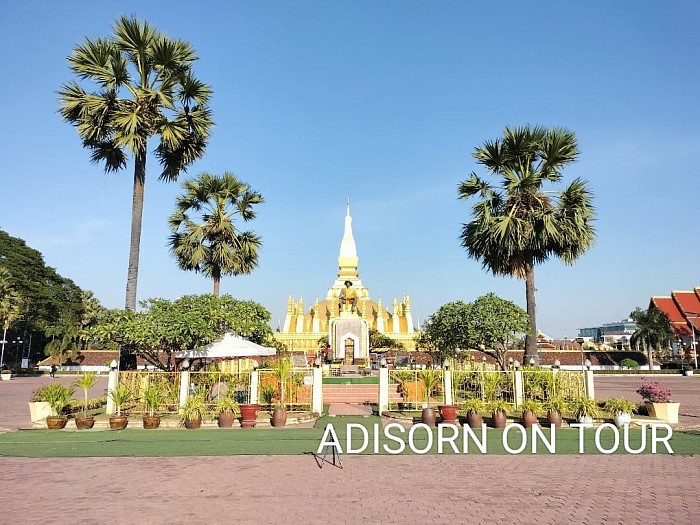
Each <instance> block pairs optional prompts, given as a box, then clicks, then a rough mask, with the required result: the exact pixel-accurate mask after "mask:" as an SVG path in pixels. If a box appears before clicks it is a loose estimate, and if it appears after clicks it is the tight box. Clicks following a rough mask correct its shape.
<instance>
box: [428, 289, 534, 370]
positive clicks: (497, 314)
mask: <svg viewBox="0 0 700 525" xmlns="http://www.w3.org/2000/svg"><path fill="white" fill-rule="evenodd" d="M528 329H529V319H528V316H527V313H526V312H525V311H524V310H523V309H522V308H520V307H519V306H517V305H516V304H514V303H512V302H510V301H506V300H505V299H501V298H500V297H498V296H496V295H495V294H492V293H489V294H487V295H484V296H481V297H479V298H477V299H476V300H475V301H474V302H473V303H464V302H462V301H457V302H453V303H447V304H445V305H443V306H441V307H440V308H439V309H438V311H437V312H436V313H434V314H433V315H431V316H430V317H429V318H428V320H427V322H426V323H425V328H424V330H423V332H422V333H421V335H420V336H419V337H418V344H419V345H420V346H421V347H423V348H426V349H427V351H428V352H429V353H430V354H431V356H432V357H433V360H434V361H436V362H438V363H442V362H443V361H444V360H445V359H446V358H449V357H452V356H453V355H454V354H455V353H456V352H457V351H458V350H462V351H463V350H466V349H471V350H476V351H479V352H482V353H484V354H486V355H489V356H491V357H493V358H494V359H495V360H496V361H497V362H498V364H499V366H500V367H501V368H502V369H504V370H505V369H506V364H507V362H506V356H507V352H508V348H509V345H510V343H511V342H513V341H516V340H517V339H518V336H519V335H521V334H523V333H527V331H528Z"/></svg>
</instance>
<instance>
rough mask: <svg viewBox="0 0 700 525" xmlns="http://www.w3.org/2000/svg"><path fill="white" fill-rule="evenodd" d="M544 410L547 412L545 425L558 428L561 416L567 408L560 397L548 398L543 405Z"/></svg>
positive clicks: (566, 404) (567, 405) (564, 401)
mask: <svg viewBox="0 0 700 525" xmlns="http://www.w3.org/2000/svg"><path fill="white" fill-rule="evenodd" d="M544 408H545V410H546V411H547V423H548V424H549V425H554V427H555V428H560V427H561V416H562V414H563V413H564V412H565V411H566V410H568V408H569V404H568V403H567V402H566V400H565V399H564V398H563V397H561V396H553V397H550V398H549V400H548V401H547V402H546V403H545V404H544Z"/></svg>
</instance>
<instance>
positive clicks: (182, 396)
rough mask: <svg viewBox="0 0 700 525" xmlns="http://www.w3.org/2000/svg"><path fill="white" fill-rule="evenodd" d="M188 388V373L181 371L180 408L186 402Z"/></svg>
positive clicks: (187, 371)
mask: <svg viewBox="0 0 700 525" xmlns="http://www.w3.org/2000/svg"><path fill="white" fill-rule="evenodd" d="M189 388H190V371H189V370H182V371H181V372H180V407H183V406H184V405H185V403H186V402H187V393H188V391H189Z"/></svg>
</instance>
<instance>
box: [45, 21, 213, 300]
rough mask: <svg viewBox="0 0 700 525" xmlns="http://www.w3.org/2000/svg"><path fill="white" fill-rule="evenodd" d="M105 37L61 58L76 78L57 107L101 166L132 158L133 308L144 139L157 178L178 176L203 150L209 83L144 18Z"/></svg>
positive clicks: (189, 57) (182, 48)
mask: <svg viewBox="0 0 700 525" xmlns="http://www.w3.org/2000/svg"><path fill="white" fill-rule="evenodd" d="M113 30H114V34H113V35H112V37H110V38H97V39H95V40H86V41H85V42H84V43H82V44H80V45H78V46H76V47H75V49H74V50H73V53H72V54H71V56H69V57H68V62H69V63H70V67H71V70H72V71H73V73H75V75H76V76H77V77H78V80H79V81H82V82H91V83H92V84H93V85H94V87H95V88H96V89H95V91H92V92H89V91H86V90H85V89H83V87H82V86H81V85H80V84H79V83H78V82H76V81H73V82H70V83H68V84H64V85H63V86H62V87H61V89H60V90H59V91H58V96H59V102H60V106H61V107H60V110H59V112H60V114H61V116H62V117H63V118H64V120H66V121H67V122H70V123H71V124H73V125H74V126H75V128H76V129H77V131H78V134H79V135H80V138H81V139H82V142H83V146H84V147H85V148H88V149H89V150H90V151H91V160H92V162H95V163H104V170H105V171H106V172H112V171H119V170H121V169H124V168H126V166H127V157H128V156H129V155H130V156H131V157H132V158H133V161H134V186H133V197H132V211H131V241H130V242H131V246H130V250H129V268H128V273H127V282H126V302H125V306H126V308H128V309H132V310H133V309H135V308H136V285H137V280H138V265H139V248H140V244H141V218H142V215H143V192H144V185H145V182H146V158H147V155H148V139H149V138H151V137H155V136H157V137H158V138H159V139H160V142H159V144H158V146H157V147H156V149H155V152H154V154H155V156H156V158H157V159H158V160H159V162H160V164H161V167H162V171H161V173H160V179H161V180H165V181H174V180H177V178H178V175H179V174H180V172H181V171H186V169H187V166H188V165H190V164H191V163H192V162H194V161H195V160H197V159H198V158H200V157H201V156H202V155H203V154H204V149H205V147H206V142H207V139H208V138H209V134H210V131H211V127H212V125H213V122H212V119H211V114H210V111H209V107H208V102H209V97H210V96H211V88H210V87H209V86H208V85H207V84H203V83H202V82H200V81H199V80H197V79H196V78H195V77H194V76H193V72H192V64H193V62H194V61H195V60H197V55H196V54H195V52H194V50H193V49H192V47H191V46H190V44H189V43H188V42H185V41H183V40H175V39H172V38H169V37H168V36H166V35H164V34H162V33H161V32H159V31H158V30H157V29H155V28H154V27H152V26H151V25H150V24H148V23H147V22H141V21H139V20H137V19H136V18H127V17H124V16H122V17H121V18H119V19H118V20H117V22H116V24H115V25H114V28H113Z"/></svg>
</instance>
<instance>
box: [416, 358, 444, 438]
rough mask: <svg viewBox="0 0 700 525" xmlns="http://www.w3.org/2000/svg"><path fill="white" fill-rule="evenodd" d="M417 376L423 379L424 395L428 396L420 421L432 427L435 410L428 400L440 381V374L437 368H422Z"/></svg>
mask: <svg viewBox="0 0 700 525" xmlns="http://www.w3.org/2000/svg"><path fill="white" fill-rule="evenodd" d="M418 377H419V378H420V379H421V380H422V381H423V388H425V395H426V397H427V398H428V406H427V407H424V408H423V411H422V413H421V421H422V422H423V423H425V424H426V425H428V426H430V427H434V426H435V421H436V417H435V410H433V409H432V408H430V402H431V397H432V394H433V393H434V392H435V390H436V388H437V386H438V384H439V383H440V374H439V372H438V371H437V370H422V371H421V372H419V373H418Z"/></svg>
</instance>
